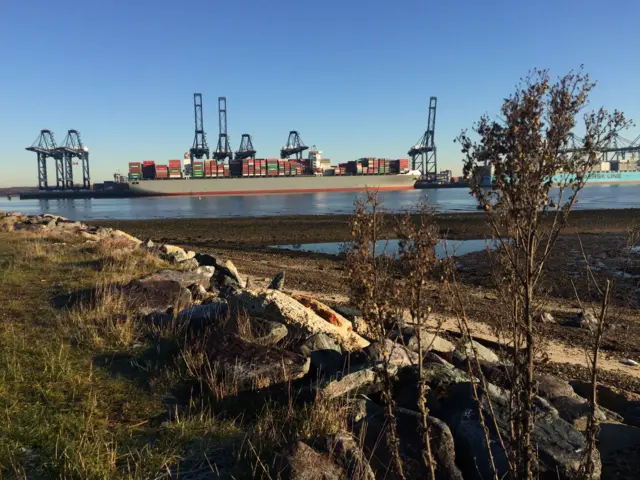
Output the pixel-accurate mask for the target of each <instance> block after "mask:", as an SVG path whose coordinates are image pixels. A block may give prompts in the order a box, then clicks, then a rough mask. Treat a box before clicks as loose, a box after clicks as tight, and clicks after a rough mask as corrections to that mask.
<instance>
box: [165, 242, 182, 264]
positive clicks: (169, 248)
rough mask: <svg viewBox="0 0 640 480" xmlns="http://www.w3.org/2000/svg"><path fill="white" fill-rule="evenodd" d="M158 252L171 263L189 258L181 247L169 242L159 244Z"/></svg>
mask: <svg viewBox="0 0 640 480" xmlns="http://www.w3.org/2000/svg"><path fill="white" fill-rule="evenodd" d="M160 254H161V257H162V258H164V259H165V260H168V261H170V262H173V263H180V262H184V261H185V260H188V258H189V257H187V252H185V251H184V249H183V248H180V247H177V246H175V245H169V244H165V245H162V246H160Z"/></svg>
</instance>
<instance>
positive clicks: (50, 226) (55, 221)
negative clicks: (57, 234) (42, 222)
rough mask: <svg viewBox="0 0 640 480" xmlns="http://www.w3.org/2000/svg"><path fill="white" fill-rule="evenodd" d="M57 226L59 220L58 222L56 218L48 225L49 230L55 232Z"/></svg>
mask: <svg viewBox="0 0 640 480" xmlns="http://www.w3.org/2000/svg"><path fill="white" fill-rule="evenodd" d="M57 224H58V220H56V219H55V218H52V219H51V220H49V221H48V222H47V224H46V226H47V230H53V229H54V228H56V225H57Z"/></svg>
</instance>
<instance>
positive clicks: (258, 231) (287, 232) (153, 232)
mask: <svg viewBox="0 0 640 480" xmlns="http://www.w3.org/2000/svg"><path fill="white" fill-rule="evenodd" d="M349 218H350V216H349V215H293V216H278V217H256V218H200V219H192V218H175V219H162V220H112V221H108V220H99V221H94V222H88V223H93V224H96V225H97V224H99V225H104V226H108V227H114V228H119V229H121V230H124V231H127V232H130V233H131V234H133V235H136V236H138V237H141V238H142V237H148V238H154V239H157V240H163V241H167V242H173V243H186V244H189V245H193V246H202V247H230V248H237V247H239V246H265V245H285V244H296V243H298V244H299V243H315V242H342V241H346V240H348V239H349V237H350V231H349ZM436 218H437V222H438V225H439V226H440V230H441V232H442V236H443V237H444V236H446V237H447V238H451V239H457V240H465V239H473V238H485V237H486V236H487V235H489V231H488V229H487V226H486V222H485V217H484V214H483V213H482V212H478V213H456V214H441V215H437V216H436ZM638 221H640V210H638V209H621V210H582V211H575V212H572V213H571V217H570V221H569V225H568V226H567V228H566V229H565V231H564V233H565V234H574V233H581V234H599V233H619V234H624V233H626V232H627V231H628V229H629V227H630V226H631V225H632V224H633V222H638ZM385 235H386V236H387V237H390V236H393V233H392V232H391V231H387V232H385Z"/></svg>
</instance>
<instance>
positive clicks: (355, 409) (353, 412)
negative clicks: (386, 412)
mask: <svg viewBox="0 0 640 480" xmlns="http://www.w3.org/2000/svg"><path fill="white" fill-rule="evenodd" d="M382 412H383V408H382V407H381V406H380V405H378V404H377V403H375V402H374V401H372V400H371V399H370V398H369V397H367V396H366V395H358V397H357V398H355V399H354V400H353V401H351V402H350V403H349V420H350V422H351V423H357V422H359V421H360V420H363V419H366V418H368V417H372V416H373V415H377V414H379V413H382Z"/></svg>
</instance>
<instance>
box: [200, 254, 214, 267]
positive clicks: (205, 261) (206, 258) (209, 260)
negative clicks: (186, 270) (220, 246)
mask: <svg viewBox="0 0 640 480" xmlns="http://www.w3.org/2000/svg"><path fill="white" fill-rule="evenodd" d="M195 259H196V260H197V261H198V264H199V265H201V266H206V267H215V266H216V265H217V263H216V259H215V257H214V256H213V255H209V254H208V253H196V256H195Z"/></svg>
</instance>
